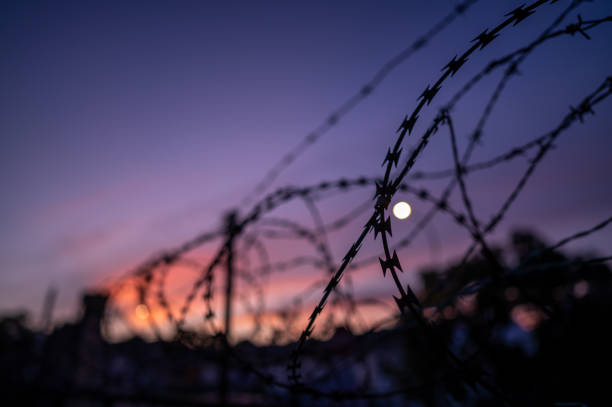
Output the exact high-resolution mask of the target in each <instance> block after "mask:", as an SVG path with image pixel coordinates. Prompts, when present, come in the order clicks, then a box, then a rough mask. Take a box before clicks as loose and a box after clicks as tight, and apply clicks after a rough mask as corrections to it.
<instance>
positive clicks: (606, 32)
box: [0, 0, 612, 315]
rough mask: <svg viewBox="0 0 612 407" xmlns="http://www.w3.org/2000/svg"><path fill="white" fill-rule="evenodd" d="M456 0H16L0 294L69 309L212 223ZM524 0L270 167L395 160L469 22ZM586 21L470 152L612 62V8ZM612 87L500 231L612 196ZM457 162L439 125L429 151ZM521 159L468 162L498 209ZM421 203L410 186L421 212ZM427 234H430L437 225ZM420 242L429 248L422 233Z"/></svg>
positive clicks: (338, 203)
mask: <svg viewBox="0 0 612 407" xmlns="http://www.w3.org/2000/svg"><path fill="white" fill-rule="evenodd" d="M457 3H458V2H456V1H442V0H440V1H436V2H426V1H411V2H407V1H389V2H383V3H381V2H374V1H370V2H365V1H359V2H354V1H350V2H349V1H338V2H333V3H330V2H326V1H317V2H308V3H300V4H298V3H293V4H287V3H286V2H247V1H244V2H227V1H223V2H221V1H219V2H213V1H206V2H200V1H191V2H179V3H177V2H162V1H160V2H146V3H145V2H115V3H112V4H111V3H109V2H97V3H94V2H82V1H75V2H30V1H15V2H2V5H0V30H1V35H0V51H1V53H2V58H1V60H0V73H1V75H0V88H1V89H2V98H0V115H1V117H0V134H1V141H0V142H1V145H0V162H1V166H2V171H0V182H1V185H2V189H3V193H2V199H1V200H0V213H2V223H1V228H0V266H1V271H0V309H7V308H11V309H14V308H19V307H22V308H28V309H31V310H33V311H34V312H38V310H39V308H40V307H41V304H42V297H43V295H44V292H45V290H46V288H47V287H48V286H49V285H55V286H57V287H59V291H60V292H59V310H60V315H68V314H69V313H71V312H73V307H74V305H75V304H76V303H77V295H78V292H79V290H81V289H82V288H83V287H87V286H89V285H91V284H95V283H98V282H100V281H103V280H104V279H105V278H107V277H110V276H113V275H116V274H117V273H118V272H120V271H122V270H125V269H127V268H129V267H130V266H134V265H136V264H138V263H139V262H140V261H142V260H143V259H144V258H146V257H147V256H148V255H150V254H151V253H154V252H156V251H158V250H160V249H163V248H165V247H168V246H173V245H176V244H178V243H180V242H182V241H183V240H186V239H188V238H190V237H192V236H193V235H195V234H196V233H198V232H199V231H202V230H207V229H210V228H213V227H216V226H217V225H218V224H219V223H220V215H221V214H222V213H223V212H224V210H225V209H227V208H230V207H233V206H235V205H237V204H238V203H239V202H240V200H241V199H242V198H243V197H244V195H245V193H246V192H247V191H248V190H250V189H251V188H252V187H253V184H254V183H255V182H257V181H259V180H260V179H261V177H262V176H263V175H264V174H265V172H266V171H267V170H268V169H269V168H270V167H271V166H272V164H274V163H275V162H276V161H277V160H278V158H279V157H280V156H281V155H282V154H283V153H284V152H286V151H287V150H288V149H290V148H291V147H293V146H294V145H296V144H297V143H298V142H299V141H300V140H301V139H302V138H303V137H304V136H305V135H306V134H308V132H309V131H310V130H312V129H313V128H314V127H315V126H316V125H317V124H318V123H320V122H321V121H322V120H323V119H324V118H325V117H326V116H327V115H328V114H329V112H330V111H331V110H333V109H334V108H335V107H337V106H338V105H339V104H340V103H342V102H343V101H344V100H345V99H346V98H347V97H348V96H349V95H351V94H353V93H354V92H355V91H356V90H357V89H359V88H360V87H361V86H362V85H363V84H364V83H365V82H366V81H367V80H368V79H369V78H370V77H371V76H372V75H373V74H374V72H376V70H377V69H378V68H379V67H380V66H381V65H382V63H384V62H385V61H386V60H387V59H388V58H390V57H392V56H393V55H395V54H396V53H397V52H399V51H400V50H401V49H403V48H405V47H407V46H408V45H409V44H410V43H411V42H412V41H413V40H414V39H415V38H416V36H417V35H419V34H422V33H424V32H425V31H426V30H427V29H429V28H430V27H431V26H432V25H433V24H434V23H435V22H437V21H438V20H439V19H440V18H441V17H442V15H444V14H447V13H449V12H450V11H451V10H452V8H453V7H454V5H456V4H457ZM567 3H568V1H559V2H558V3H555V4H554V5H545V6H543V7H542V8H541V10H539V11H538V12H537V13H536V15H534V16H532V17H530V18H529V19H527V20H526V21H524V22H522V23H521V24H520V25H518V26H517V27H514V28H509V29H508V30H506V31H505V32H504V33H503V34H502V36H501V37H500V38H499V39H498V40H496V41H495V42H494V43H493V44H491V45H490V46H489V47H487V48H486V49H485V50H484V51H482V52H479V53H478V55H477V56H476V57H475V58H473V59H471V60H470V61H469V62H468V63H467V64H466V66H465V69H463V70H462V71H461V72H460V73H458V74H457V75H455V76H454V77H453V78H452V80H450V81H448V82H447V84H448V85H445V88H444V89H443V90H442V91H441V93H440V95H439V97H438V98H437V99H436V100H437V103H436V102H434V103H432V106H430V107H429V109H428V110H426V114H424V115H423V117H422V118H423V121H422V122H421V127H419V128H418V130H419V131H420V132H422V131H423V129H424V126H425V125H424V124H423V123H427V120H430V119H431V118H432V117H433V114H435V112H436V110H437V108H438V107H439V106H440V105H441V103H442V102H443V101H446V100H448V98H449V97H450V96H451V95H452V94H453V93H454V91H455V90H457V89H458V86H460V85H461V84H463V83H464V82H465V81H466V80H467V79H468V78H470V77H471V74H474V73H476V72H477V71H478V70H479V69H481V68H482V66H483V65H484V64H485V63H486V62H488V61H489V60H490V59H492V58H494V57H496V56H500V55H503V54H504V53H506V52H508V51H510V50H513V49H514V48H517V47H519V46H522V45H525V44H527V43H528V42H529V41H530V40H531V39H533V38H534V37H535V36H536V35H537V34H538V33H540V32H541V31H542V30H543V29H544V27H545V26H546V25H548V24H549V23H550V22H551V21H552V20H553V19H554V18H555V17H556V16H557V15H558V14H559V13H560V12H561V10H562V9H563V8H564V7H565V6H566V5H567ZM521 4H522V2H521V1H495V2H491V1H480V3H478V4H476V5H475V6H474V7H473V8H472V9H470V10H469V12H468V13H467V14H466V15H464V16H461V17H460V18H459V19H458V20H457V21H456V22H455V23H453V25H452V26H450V27H449V28H448V29H447V30H446V31H444V32H443V33H442V34H440V35H439V36H438V37H436V38H435V39H434V40H433V41H432V43H431V44H430V46H428V47H427V48H425V49H424V50H422V51H420V52H419V53H417V54H416V55H415V56H414V57H413V58H411V59H410V60H409V61H407V62H406V63H404V64H403V65H402V66H401V67H399V68H398V69H397V70H396V71H394V72H393V73H392V74H391V75H390V76H389V78H388V79H387V80H386V81H385V82H384V83H383V84H382V85H381V86H380V87H379V88H378V89H377V90H376V91H375V92H374V93H373V94H372V96H371V97H370V98H368V99H367V100H366V101H365V102H364V103H363V104H361V105H360V106H359V107H357V108H356V109H355V111H354V112H352V113H351V114H350V115H349V116H347V117H346V118H344V119H343V120H342V121H341V122H340V124H339V125H338V126H337V127H335V128H334V129H333V130H332V131H331V132H330V133H329V134H327V135H326V136H325V137H324V138H323V139H321V140H320V142H318V143H317V144H316V145H315V146H314V147H313V148H311V149H310V150H309V151H308V152H307V153H306V154H305V155H304V156H302V157H300V158H299V159H298V160H297V162H296V163H295V164H294V165H292V166H291V167H290V168H289V169H288V170H287V171H286V172H284V173H283V174H282V176H281V177H280V178H279V179H278V180H277V181H276V183H275V186H281V185H285V184H290V185H307V184H314V183H317V182H319V181H321V180H324V179H325V180H333V179H337V178H339V177H343V176H346V177H356V176H359V175H369V176H377V175H381V174H382V169H381V167H380V163H381V161H382V159H383V158H384V155H385V152H386V150H387V146H388V145H390V144H391V143H392V142H393V141H394V140H395V133H394V131H395V129H396V128H397V126H398V124H399V123H400V122H401V119H402V118H403V116H404V114H406V113H407V112H409V111H411V110H412V109H413V108H414V106H415V104H416V98H417V96H418V95H419V94H420V93H421V92H422V90H423V89H424V88H425V86H426V85H427V84H428V83H431V82H432V81H433V80H434V79H435V78H437V76H438V74H439V71H440V68H441V67H442V66H444V65H445V64H446V63H447V62H448V61H449V60H450V58H452V56H454V55H455V54H458V53H461V52H463V51H464V50H465V49H466V48H467V47H468V44H469V41H470V40H471V39H472V38H474V37H475V36H476V35H477V34H479V33H480V32H482V30H483V29H484V28H486V27H491V26H493V25H496V24H497V23H499V22H500V21H501V19H502V17H503V15H504V14H505V13H507V12H508V11H510V10H512V9H514V8H516V7H517V6H519V5H521ZM577 13H580V14H581V15H582V17H583V18H584V19H592V18H600V17H604V16H606V15H612V3H611V2H608V1H603V0H599V1H594V2H593V3H587V4H585V5H583V6H581V7H580V8H579V11H578V12H575V13H573V14H572V15H571V17H570V18H569V19H568V21H567V22H565V23H563V24H562V25H561V27H565V26H566V25H567V24H569V23H570V22H574V21H575V19H576V14H577ZM590 34H591V36H592V40H590V41H587V40H585V39H584V38H582V37H581V36H580V35H576V36H574V37H563V38H561V39H558V40H553V41H551V42H549V43H547V44H546V45H544V46H543V47H542V48H541V49H540V50H539V51H538V52H537V53H536V54H535V55H533V56H532V57H530V58H529V59H528V60H527V61H526V62H525V64H524V65H523V66H522V69H521V72H522V76H520V77H515V78H513V79H512V80H511V84H510V86H509V88H508V90H507V91H506V93H505V94H504V99H503V101H502V102H501V103H500V104H499V105H498V107H497V108H496V110H495V111H494V112H493V116H492V120H491V122H490V124H489V125H488V126H487V127H486V128H485V139H484V142H483V144H482V145H481V146H480V147H479V148H478V150H477V152H476V153H475V155H474V159H475V160H479V159H485V158H487V157H491V156H493V155H495V154H498V153H501V152H504V151H506V150H508V149H509V148H511V147H512V146H514V145H517V144H520V143H521V142H524V141H527V140H529V139H531V138H533V137H536V136H538V135H541V134H543V133H544V132H546V131H548V130H550V129H552V128H554V127H555V126H556V125H557V124H558V123H559V121H560V119H561V118H562V116H563V115H565V114H566V113H567V112H568V110H569V107H568V106H569V105H570V104H573V105H575V104H576V103H577V102H578V101H579V100H580V99H581V98H582V97H583V96H585V95H586V94H588V93H589V92H591V91H592V90H593V89H595V88H596V86H598V85H599V84H600V83H601V82H602V80H603V79H604V78H605V77H606V76H608V75H611V74H612V52H610V39H611V38H612V24H608V25H602V26H600V27H598V28H596V29H594V30H593V31H591V32H590ZM498 79H499V74H498V75H493V76H492V77H491V78H488V79H487V80H486V81H485V82H484V83H483V84H482V85H481V86H479V87H477V88H476V89H475V90H474V91H473V92H472V93H471V94H470V95H469V97H467V98H466V99H465V100H464V102H463V103H462V104H461V105H460V107H459V108H458V109H457V117H456V118H455V121H456V125H457V129H458V135H459V139H460V143H461V145H465V142H466V140H467V138H468V135H469V133H470V131H471V130H472V129H473V128H474V126H475V121H476V120H477V117H478V116H477V115H478V114H479V113H480V112H481V110H482V107H483V105H484V103H485V100H486V98H488V97H489V95H490V93H491V92H492V89H493V86H494V84H495V83H496V82H495V81H497V80H498ZM611 107H612V102H610V101H606V102H604V103H602V104H601V105H599V106H598V107H597V108H596V112H597V114H596V115H595V116H589V117H587V120H586V122H585V123H584V124H577V125H575V126H574V127H573V128H572V129H571V130H570V131H568V132H566V133H564V134H563V135H562V136H561V137H560V139H559V142H558V143H557V149H556V150H555V151H553V152H552V153H551V154H550V156H549V157H547V158H546V159H545V160H544V163H543V164H542V165H541V167H540V168H539V169H538V171H537V172H536V175H535V176H534V178H533V180H532V181H531V182H530V184H529V185H528V187H527V189H526V190H525V193H524V195H522V196H521V197H520V198H519V200H518V201H517V203H516V205H515V206H514V207H513V208H512V209H511V211H510V213H509V216H508V218H507V220H506V221H505V223H504V224H503V226H502V227H500V230H499V233H498V234H496V235H495V236H496V237H497V238H498V240H499V241H501V239H503V238H504V237H505V236H507V234H506V232H507V230H508V228H510V227H512V226H533V227H536V228H537V229H538V230H540V231H541V232H542V234H543V235H544V236H545V237H546V238H548V239H550V241H554V240H556V239H559V238H561V237H564V236H566V235H568V234H571V233H573V232H574V231H577V230H581V229H586V228H588V227H590V226H592V225H594V224H596V223H598V222H599V221H601V220H602V219H604V218H606V217H608V216H610V215H611V214H612V187H611V182H610V176H611V175H610V174H612V160H611V159H610V153H611V152H612V139H611V138H610V135H611V131H612V120H611V119H610V112H612V110H611ZM417 134H418V132H417ZM414 142H415V139H409V140H408V143H407V147H408V146H410V145H411V144H413V143H414ZM451 164H452V161H451V155H450V148H449V142H448V135H447V134H446V132H441V133H440V134H439V135H438V138H436V139H435V140H434V141H432V143H431V144H430V146H428V149H427V150H426V152H425V154H424V155H423V156H422V159H421V161H419V163H418V165H417V167H418V168H417V169H421V170H423V169H442V168H447V167H449V165H451ZM525 166H526V161H525V160H524V159H522V160H519V161H518V164H517V165H509V166H505V167H500V169H498V170H496V171H492V172H485V173H481V174H478V175H475V176H474V177H470V179H469V181H470V192H471V193H472V194H473V199H474V200H475V201H476V202H477V204H476V209H477V212H478V213H482V214H485V215H483V219H488V217H489V215H490V214H492V213H493V212H494V210H495V208H496V207H497V206H498V205H499V204H500V203H501V202H502V201H503V199H504V198H505V196H506V195H507V193H508V192H509V190H510V189H511V188H512V186H513V185H514V184H515V183H516V181H517V179H518V177H519V176H520V174H521V171H522V170H524V168H525ZM439 185H442V183H440V182H437V183H432V184H430V186H431V187H432V188H433V189H434V190H436V189H439V187H438V186H439ZM368 193H371V192H368ZM363 196H365V195H362V197H363ZM456 198H457V196H455V201H454V202H456V207H457V208H461V209H462V207H461V205H460V202H459V200H457V199H456ZM347 200H348V201H347ZM359 203H361V200H360V198H359V197H353V198H349V197H347V198H346V199H344V200H342V199H336V200H334V201H333V204H332V203H330V204H329V205H327V206H325V208H326V212H325V214H326V219H333V218H334V216H337V215H340V214H342V212H343V211H344V210H348V209H350V208H352V207H353V206H355V205H357V204H359ZM244 209H246V208H244ZM292 210H293V209H291V210H289V213H292V214H293V215H295V216H299V215H298V214H299V213H304V212H303V211H302V212H299V210H298V209H295V210H294V212H291V211H292ZM425 210H426V207H425V206H422V207H419V206H418V204H415V213H414V215H415V217H414V219H417V216H418V215H419V214H422V213H423V212H424V211H425ZM411 219H412V218H411ZM402 225H404V224H402ZM435 225H436V234H437V235H438V238H439V240H440V241H441V243H442V245H443V247H444V248H445V249H444V256H445V258H448V257H452V256H454V255H457V254H458V253H460V250H461V248H463V247H464V246H465V242H466V240H465V238H466V235H465V233H462V232H460V231H458V230H456V229H451V227H450V226H449V225H448V222H440V223H438V224H435ZM397 227H398V228H400V227H404V226H397ZM394 232H395V230H394ZM398 233H399V232H398ZM394 234H395V233H394ZM352 239H353V235H352V234H351V233H350V232H349V231H347V232H346V233H344V234H339V235H337V239H334V243H333V247H334V249H335V254H336V256H338V257H340V258H341V257H342V254H341V253H342V251H343V250H346V248H348V245H350V243H351V240H352ZM610 241H612V233H611V232H610V231H604V232H601V233H600V234H598V235H597V236H596V237H593V238H590V239H589V240H586V241H585V242H582V243H580V244H579V245H577V246H575V247H576V248H583V247H592V248H595V249H597V250H599V252H600V253H604V254H610V250H607V249H612V248H611V247H610V244H609V242H610ZM415 247H416V248H417V249H419V248H421V249H423V250H425V248H427V239H424V240H423V242H421V243H420V245H417V246H415ZM374 249H375V246H372V247H370V252H371V253H375V252H376V250H374ZM414 256H415V258H419V259H422V261H423V262H425V261H426V260H428V259H426V258H425V257H424V256H423V255H422V252H421V253H417V254H415V255H414ZM377 272H378V271H377Z"/></svg>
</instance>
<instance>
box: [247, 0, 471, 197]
mask: <svg viewBox="0 0 612 407" xmlns="http://www.w3.org/2000/svg"><path fill="white" fill-rule="evenodd" d="M477 1H478V0H466V1H464V2H462V3H460V4H458V5H457V6H455V8H454V10H453V11H452V12H451V13H450V14H448V15H447V16H445V17H444V18H443V19H442V20H441V21H439V22H438V23H436V24H435V25H434V26H433V27H432V28H431V29H430V30H429V31H427V32H426V33H425V34H424V35H422V36H421V37H419V38H417V39H416V40H415V41H414V42H413V43H412V45H410V46H409V47H408V48H406V49H404V50H403V51H401V52H400V53H398V54H397V55H395V56H394V57H392V58H391V59H389V60H388V61H387V62H385V63H384V64H383V65H382V67H381V68H380V69H379V70H378V71H377V72H376V73H375V74H374V76H373V77H372V78H371V79H370V80H369V81H368V82H367V83H366V84H365V85H364V86H362V87H361V89H360V90H359V91H358V92H357V93H355V94H354V95H353V96H351V97H350V98H348V99H347V100H346V101H345V102H344V103H343V104H341V105H340V106H339V107H338V108H336V109H335V110H334V111H333V112H332V113H331V114H330V115H329V116H328V117H327V118H326V119H325V121H324V122H322V123H321V124H319V125H318V126H317V127H316V128H315V129H314V130H313V131H312V132H310V133H309V134H308V135H307V136H306V137H304V138H303V139H302V140H301V141H300V142H299V143H298V144H297V145H296V146H295V147H293V148H292V149H291V150H289V152H287V153H286V154H285V155H283V157H282V158H281V159H280V160H279V161H278V162H277V163H276V164H275V165H274V166H273V167H272V168H271V169H270V170H269V171H268V172H267V173H266V175H265V176H264V178H263V179H262V180H261V181H260V182H258V183H257V184H256V186H255V188H253V190H252V191H251V192H250V193H249V194H248V195H247V196H246V197H245V198H243V199H242V201H241V203H242V205H241V206H243V205H248V204H250V203H251V202H252V201H253V200H254V199H255V198H256V197H257V196H259V195H261V194H262V193H263V192H265V190H266V189H267V188H268V187H269V186H270V185H271V184H272V182H274V180H276V178H278V176H279V175H280V173H281V172H282V171H283V170H285V169H286V168H287V167H289V166H290V165H291V164H292V163H293V162H294V161H295V160H296V158H297V157H298V156H299V155H301V154H303V153H304V152H305V151H306V150H307V149H308V147H310V146H311V145H312V144H314V143H315V142H316V141H317V140H319V139H320V138H321V137H322V136H323V135H325V134H326V133H327V132H328V131H329V130H330V129H331V128H333V127H334V126H335V125H336V124H337V123H338V121H339V120H340V119H341V118H342V117H344V116H345V115H347V114H348V113H350V112H351V111H352V110H353V109H354V108H355V107H357V105H359V103H361V102H362V101H363V100H365V99H366V98H367V97H368V96H369V95H370V94H371V93H372V92H373V91H374V90H375V89H376V87H378V86H379V85H380V83H381V82H382V81H384V80H385V78H386V77H387V76H388V75H389V74H390V73H391V72H392V71H393V70H394V69H395V68H397V67H398V66H399V65H401V64H402V63H403V62H404V61H406V60H407V59H408V58H410V57H411V56H412V55H413V54H414V53H415V52H416V51H418V50H419V49H421V48H423V47H424V46H426V45H427V44H428V43H429V41H431V40H432V39H433V38H434V37H435V36H436V35H438V34H439V33H440V32H441V31H442V30H444V29H445V28H446V27H447V26H448V25H450V24H451V23H452V22H453V21H454V20H455V19H456V18H457V17H458V16H459V15H461V14H463V13H465V11H466V10H467V9H468V8H470V7H471V6H472V5H474V4H475V3H476V2H477Z"/></svg>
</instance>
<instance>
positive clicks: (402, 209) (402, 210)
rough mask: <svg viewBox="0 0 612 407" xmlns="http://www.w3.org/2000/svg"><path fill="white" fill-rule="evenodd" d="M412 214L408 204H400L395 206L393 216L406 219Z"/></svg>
mask: <svg viewBox="0 0 612 407" xmlns="http://www.w3.org/2000/svg"><path fill="white" fill-rule="evenodd" d="M411 213H412V208H411V207H410V205H408V203H407V202H404V201H402V202H398V203H396V204H395V205H394V206H393V215H395V217H396V218H398V219H406V218H407V217H408V216H410V214H411Z"/></svg>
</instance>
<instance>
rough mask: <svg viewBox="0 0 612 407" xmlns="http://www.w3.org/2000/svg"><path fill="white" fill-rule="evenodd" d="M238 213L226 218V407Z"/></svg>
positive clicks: (223, 388) (222, 389)
mask: <svg viewBox="0 0 612 407" xmlns="http://www.w3.org/2000/svg"><path fill="white" fill-rule="evenodd" d="M236 218H237V213H236V212H235V211H232V212H229V213H228V214H227V216H226V218H225V227H226V235H227V245H226V253H227V254H226V256H227V257H226V276H225V277H226V279H225V331H224V337H223V347H224V349H223V352H224V355H223V359H222V364H221V372H220V376H221V377H220V380H221V383H220V386H219V393H220V402H221V405H223V406H225V405H227V404H228V400H227V399H228V390H229V362H230V360H229V358H230V355H229V352H230V349H229V346H230V345H229V338H230V334H231V327H232V294H233V288H234V287H233V284H234V282H233V274H234V264H233V262H234V237H235V236H236V234H237V232H238V228H237V222H236Z"/></svg>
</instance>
